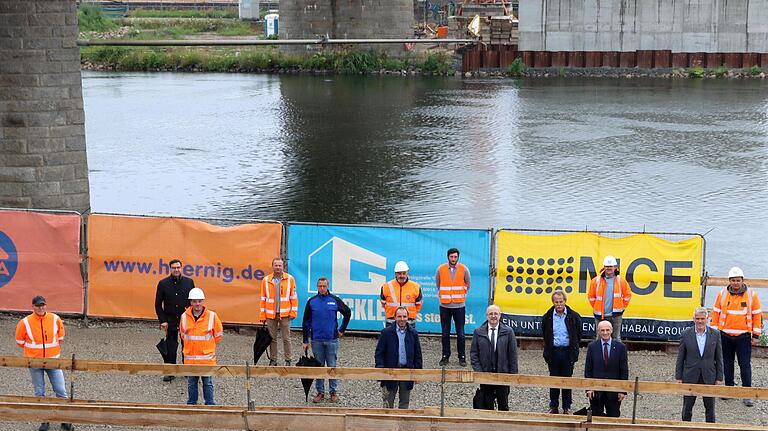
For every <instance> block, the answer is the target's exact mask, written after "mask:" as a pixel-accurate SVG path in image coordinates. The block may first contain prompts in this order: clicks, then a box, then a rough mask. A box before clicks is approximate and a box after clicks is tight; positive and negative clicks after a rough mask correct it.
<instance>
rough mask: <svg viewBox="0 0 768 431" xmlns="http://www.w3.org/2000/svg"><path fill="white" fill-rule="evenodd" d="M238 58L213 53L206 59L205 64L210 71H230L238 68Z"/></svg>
mask: <svg viewBox="0 0 768 431" xmlns="http://www.w3.org/2000/svg"><path fill="white" fill-rule="evenodd" d="M237 63H238V61H237V58H235V57H234V56H231V55H211V56H209V57H206V58H205V59H204V65H203V67H204V68H205V70H206V71H208V72H229V71H230V70H234V69H236V66H237Z"/></svg>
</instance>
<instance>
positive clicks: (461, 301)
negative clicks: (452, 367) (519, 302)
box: [435, 248, 470, 367]
mask: <svg viewBox="0 0 768 431" xmlns="http://www.w3.org/2000/svg"><path fill="white" fill-rule="evenodd" d="M469 280H470V275H469V268H467V267H466V265H464V264H461V263H459V249H458V248H451V249H449V250H448V262H446V263H444V264H442V265H440V266H438V267H437V272H436V273H435V285H436V286H437V296H438V297H439V298H440V329H441V332H442V338H441V341H442V344H443V357H442V359H440V366H441V367H442V366H445V365H448V361H449V359H450V357H451V319H453V323H454V325H455V326H456V354H457V355H458V356H459V365H461V366H462V367H466V366H467V359H466V356H465V353H466V351H465V349H466V346H465V341H464V321H465V319H466V302H467V292H468V291H469Z"/></svg>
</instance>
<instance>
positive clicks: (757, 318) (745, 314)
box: [710, 288, 763, 337]
mask: <svg viewBox="0 0 768 431" xmlns="http://www.w3.org/2000/svg"><path fill="white" fill-rule="evenodd" d="M762 313H763V312H762V310H761V309H760V298H758V297H757V295H755V293H754V292H753V291H752V289H749V288H748V289H747V291H746V292H744V293H743V294H741V295H732V294H731V292H729V291H728V288H724V289H723V290H721V291H720V293H718V294H717V298H715V303H714V304H713V305H712V322H711V323H710V326H711V327H713V328H715V329H718V330H720V331H722V332H725V333H726V334H728V335H734V336H736V335H741V334H746V333H752V336H754V337H759V336H760V335H761V334H762V333H763V314H762Z"/></svg>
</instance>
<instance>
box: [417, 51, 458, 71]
mask: <svg viewBox="0 0 768 431" xmlns="http://www.w3.org/2000/svg"><path fill="white" fill-rule="evenodd" d="M421 70H422V72H424V73H427V74H431V75H448V73H449V72H450V71H451V57H450V56H449V55H448V54H445V53H442V52H441V53H437V54H429V55H428V56H427V58H426V59H424V62H423V63H422V64H421Z"/></svg>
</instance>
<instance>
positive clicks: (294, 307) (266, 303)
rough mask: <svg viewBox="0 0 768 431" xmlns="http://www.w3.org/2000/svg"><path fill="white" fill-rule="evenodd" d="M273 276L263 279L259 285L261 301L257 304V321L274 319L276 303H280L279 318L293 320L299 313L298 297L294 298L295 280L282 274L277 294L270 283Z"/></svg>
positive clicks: (272, 283)
mask: <svg viewBox="0 0 768 431" xmlns="http://www.w3.org/2000/svg"><path fill="white" fill-rule="evenodd" d="M273 277H274V274H269V275H267V276H266V277H264V281H263V282H262V284H261V301H260V304H259V321H262V322H263V321H265V320H267V319H275V318H276V316H275V313H276V309H277V307H276V301H277V300H279V301H280V316H279V317H280V318H283V317H291V318H295V317H296V315H297V314H298V313H299V297H298V296H296V280H295V279H294V278H293V276H292V275H290V274H288V273H287V272H284V273H283V278H282V279H281V280H280V292H279V293H278V292H277V288H276V287H275V283H274V282H273V281H272V278H273Z"/></svg>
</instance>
